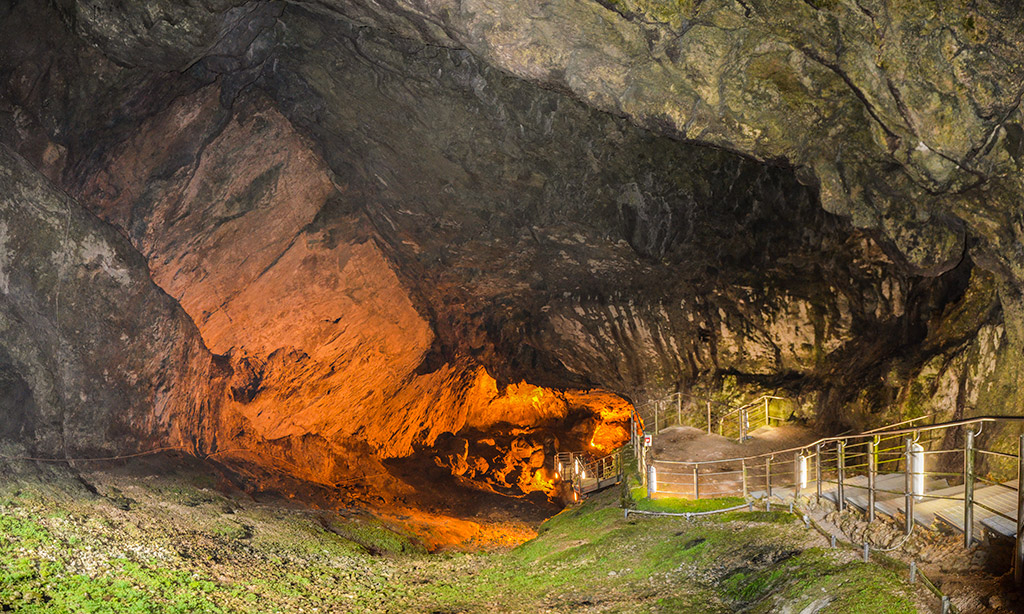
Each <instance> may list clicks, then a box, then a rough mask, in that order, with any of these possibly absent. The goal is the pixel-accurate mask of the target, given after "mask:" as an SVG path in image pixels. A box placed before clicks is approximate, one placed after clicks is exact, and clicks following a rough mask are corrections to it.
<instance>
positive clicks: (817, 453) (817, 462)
mask: <svg viewBox="0 0 1024 614" xmlns="http://www.w3.org/2000/svg"><path fill="white" fill-rule="evenodd" d="M814 481H815V482H817V484H818V486H817V488H818V494H817V497H818V498H817V503H818V504H819V505H820V504H821V444H820V443H819V444H818V445H816V446H814Z"/></svg>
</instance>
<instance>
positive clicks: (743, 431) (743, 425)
mask: <svg viewBox="0 0 1024 614" xmlns="http://www.w3.org/2000/svg"><path fill="white" fill-rule="evenodd" d="M748 423H749V421H748V419H747V410H745V409H741V410H740V441H745V440H746V439H747V426H748Z"/></svg>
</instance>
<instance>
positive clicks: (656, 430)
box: [654, 401, 661, 435]
mask: <svg viewBox="0 0 1024 614" xmlns="http://www.w3.org/2000/svg"><path fill="white" fill-rule="evenodd" d="M660 413H661V401H658V402H656V403H655V404H654V434H655V435H657V434H658V433H660V432H661V428H660V426H661V425H660V424H659V423H658V418H659V414H660Z"/></svg>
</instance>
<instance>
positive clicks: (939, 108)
mask: <svg viewBox="0 0 1024 614" xmlns="http://www.w3.org/2000/svg"><path fill="white" fill-rule="evenodd" d="M1022 25H1024V8H1021V7H1019V6H1018V5H1017V4H1016V3H1014V2H1005V1H998V0H991V1H990V0H980V1H978V2H952V3H935V2H928V1H925V0H920V1H915V2H909V3H898V2H886V1H881V0H835V1H824V0H815V1H810V0H805V1H797V0H793V1H783V2H776V3H761V2H754V1H748V2H743V1H738V0H706V1H702V0H695V1H691V0H673V1H668V0H529V1H525V2H512V1H508V0H492V1H491V2H478V1H473V0H470V1H465V2H448V1H444V0H437V1H433V2H422V1H415V0H392V1H389V2H368V1H365V0H321V1H319V2H301V1H294V0H289V1H271V0H203V1H194V2H186V3H178V2H172V1H169V0H144V1H140V2H119V1H114V0H0V330H2V331H3V333H2V335H0V417H2V420H0V452H2V453H0V461H3V462H6V463H8V465H7V468H6V469H5V470H4V472H3V474H4V475H7V476H8V477H10V476H17V475H20V474H29V473H32V472H44V475H49V474H45V472H46V471H50V470H51V469H47V468H48V467H63V468H66V469H67V470H68V471H69V472H70V473H71V474H74V473H75V472H76V471H90V472H92V471H108V472H113V473H117V472H118V471H125V470H126V469H125V468H126V467H130V466H131V463H133V462H134V463H141V464H143V465H144V469H145V471H146V472H151V473H152V474H153V475H160V474H161V473H167V474H168V475H171V474H174V473H175V472H179V471H184V470H185V469H183V467H185V468H187V470H188V471H194V472H198V474H202V475H209V476H213V477H211V478H210V479H211V480H214V481H215V482H217V483H218V484H220V488H222V490H225V491H232V492H238V493H244V496H248V497H250V498H253V497H255V498H259V497H267V498H268V499H267V500H272V501H280V502H281V503H280V505H282V506H285V507H287V505H299V506H300V507H303V508H304V509H309V510H333V511H334V512H337V513H342V514H350V515H351V514H369V516H372V517H374V518H380V519H385V520H387V521H388V522H392V523H398V524H399V525H401V526H402V527H404V528H405V529H407V530H408V531H409V532H410V534H411V535H415V536H416V539H417V540H418V543H420V544H423V545H424V546H425V547H426V548H427V549H428V550H431V551H434V550H441V551H445V550H447V549H452V548H454V549H469V550H472V549H473V548H474V547H492V546H496V547H507V546H509V545H510V544H515V543H520V542H522V541H524V540H526V539H528V538H529V537H531V536H535V535H537V530H536V528H537V524H538V523H539V522H540V521H541V520H543V519H545V518H549V517H551V516H554V515H555V514H556V513H558V512H559V511H560V510H562V509H563V508H565V509H573V508H574V506H576V505H577V504H578V502H579V500H580V493H579V492H577V491H575V490H574V489H573V487H572V484H571V483H570V482H568V481H566V480H565V479H564V476H563V475H561V474H562V473H563V468H562V467H560V466H559V460H558V459H559V456H558V454H559V453H568V452H572V453H575V454H584V455H587V456H589V457H592V458H601V457H603V456H605V455H608V454H611V453H612V452H614V451H616V450H620V449H625V448H628V447H630V444H631V442H633V440H634V434H635V430H636V426H637V425H636V421H638V420H639V419H640V418H639V415H638V414H637V410H636V408H638V407H641V406H645V405H647V406H650V405H651V404H657V403H664V402H665V400H666V399H670V398H671V399H674V400H673V401H672V402H673V403H676V404H677V405H676V409H675V410H674V411H675V412H676V413H675V414H674V415H675V416H676V418H675V419H676V421H677V426H678V427H680V428H683V427H690V428H694V427H695V428H698V429H703V428H705V427H707V428H708V431H709V432H710V431H711V430H712V423H713V422H714V420H716V419H718V418H719V417H720V415H722V414H723V413H725V412H727V411H728V408H729V407H730V406H735V405H738V404H741V403H743V402H745V401H747V400H750V399H753V398H755V397H758V396H759V395H774V396H778V397H784V398H785V399H786V404H785V408H786V410H785V411H786V416H785V418H786V420H787V421H790V422H792V423H794V424H798V425H799V426H800V428H802V429H805V430H806V431H807V432H809V433H813V434H815V436H832V435H838V434H842V433H850V432H863V431H866V430H868V429H872V428H876V427H882V426H883V425H887V424H895V423H900V422H901V421H903V420H906V419H917V418H919V417H921V416H924V415H928V416H929V417H930V420H931V421H932V422H933V423H937V422H944V423H945V422H955V421H960V420H967V419H971V418H974V417H980V416H1010V417H1012V416H1021V415H1024V414H1022V411H1021V407H1022V401H1024V392H1022V390H1024V388H1022V383H1024V382H1022V381H1021V379H1022V377H1024V375H1022V369H1021V356H1022V351H1024V294H1022V290H1024V249H1022V247H1021V246H1022V235H1024V221H1022V220H1024V217H1022V216H1024V208H1022V206H1021V196H1022V195H1024V184H1022V180H1021V177H1022V176H1024V175H1022V174H1021V164H1022V155H1024V128H1022V126H1024V117H1022V116H1021V109H1020V100H1021V96H1022V94H1024V85H1022V84H1024V74H1022V73H1024V61H1022V60H1024V57H1022V56H1024V41H1022V40H1021V36H1022V34H1021V33H1022V32H1024V29H1022V28H1021V26H1022ZM766 408H767V405H766ZM766 411H767V409H766ZM705 412H707V413H705ZM655 430H658V429H657V427H656V428H655ZM1019 433H1020V427H1019V426H1018V423H1015V422H1014V423H1009V424H1001V423H1000V424H996V425H995V426H993V427H991V429H990V430H989V432H988V433H986V437H989V438H991V440H992V441H998V442H1002V444H1006V445H1009V444H1011V443H1014V442H1016V437H1017V435H1019ZM624 446H625V448H624ZM986 467H987V465H986ZM997 469H998V468H996V469H992V471H997ZM53 470H55V469H53ZM986 470H987V469H986ZM83 475H84V474H83ZM90 475H91V474H90ZM695 475H696V474H695ZM990 475H991V474H990ZM1014 475H1016V474H1014ZM644 477H645V476H641V479H644ZM12 479H14V478H12ZM40 479H43V478H40ZM54 479H56V478H54ZM76 479H78V478H76ZM154 479H155V478H154ZM695 479H696V478H695ZM744 479H745V478H744ZM908 479H909V478H908ZM90 480H92V478H88V479H86V478H81V480H80V481H82V482H83V483H86V482H89V481H90ZM43 481H44V482H45V481H46V480H45V479H43ZM97 488H98V487H97V486H96V485H95V484H90V485H89V489H90V491H91V492H92V494H93V495H95V494H96V492H97ZM744 488H745V487H744ZM101 490H102V489H101ZM768 490H769V493H770V490H771V482H770V480H769V486H768ZM111 492H113V491H111ZM111 492H101V493H100V494H102V495H103V496H104V497H105V499H107V500H111V501H115V502H120V503H118V504H119V505H120V504H123V505H124V506H125V507H126V508H131V505H132V504H131V503H124V502H125V501H128V500H129V498H128V497H127V496H122V495H121V494H119V493H120V490H118V491H117V492H114V493H113V494H111ZM224 505H225V506H227V507H229V508H230V506H231V504H224ZM0 507H2V506H0ZM4 509H6V508H4ZM0 517H2V515H0ZM509 518H512V519H514V521H515V522H513V524H514V525H515V527H516V528H515V529H509V528H508V527H509V526H512V525H509V524H508V523H507V522H505V520H508V519H509ZM503 519H504V520H503ZM324 522H325V524H324V526H325V527H328V528H330V529H331V531H334V533H338V534H346V533H344V530H343V529H339V528H338V526H337V525H336V524H331V523H332V522H334V521H330V522H328V521H324ZM2 526H3V525H0V528H2ZM245 526H247V527H248V526H249V525H245ZM250 529H251V527H250ZM257 530H258V529H257ZM246 531H249V529H246ZM339 531H340V533H339ZM250 532H251V531H250ZM242 533H243V535H242V538H244V537H245V535H244V533H245V531H243V532H242ZM346 535H347V534H346ZM688 539H689V538H688ZM706 539H709V538H707V537H706V536H704V537H697V538H693V539H692V540H690V541H688V542H687V544H686V545H685V546H686V547H683V548H680V552H682V551H688V550H694V551H698V550H700V548H703V547H705V545H704V544H705V540H706ZM707 543H711V542H707ZM370 550H371V551H373V552H374V553H376V552H377V550H378V548H377V547H376V546H374V547H373V548H370ZM0 551H2V549H0ZM787 552H788V551H787ZM762 554H763V553H762ZM791 556H792V553H790V554H785V553H780V552H774V553H773V554H771V555H770V556H769V555H767V554H765V555H764V556H761V554H758V555H757V556H755V557H754V558H753V559H752V560H753V561H755V562H756V565H760V566H761V567H763V566H765V565H784V564H786V563H785V561H786V560H787V559H788V558H790V557H791ZM964 556H966V555H964ZM758 557H761V558H758ZM976 558H977V557H976ZM755 562H751V563H750V565H754V566H756V565H755ZM752 568H753V567H752ZM752 568H751V569H752ZM1003 571H1004V570H1000V571H998V573H1000V574H1001V573H1003ZM610 573H611V572H610ZM616 573H618V572H616ZM735 573H740V576H735ZM743 573H753V572H750V571H749V570H747V571H746V572H742V573H741V572H739V571H736V572H734V575H732V576H728V577H741V576H742V574H743ZM0 579H2V576H0ZM727 580H728V578H726V580H723V582H725V581H727ZM1007 582H1009V580H1007ZM0 584H2V583H0ZM33 590H34V589H33ZM992 590H993V591H994V595H995V596H993V597H992V599H989V601H987V602H985V605H979V606H978V608H980V609H976V610H971V609H970V607H969V606H960V607H961V608H966V609H962V611H979V612H984V611H1004V610H1002V609H1000V608H1001V607H1004V606H1003V605H1001V604H1004V602H1005V600H1006V599H1009V597H1005V598H1004V597H1003V596H1002V595H1004V594H1007V595H1011V594H1012V592H1011V591H1010V589H1004V588H998V589H992ZM26 594H27V592H25V591H21V592H19V593H18V595H19V597H17V598H15V597H11V596H10V595H6V594H5V593H4V592H3V590H2V589H0V609H2V610H4V611H6V610H7V609H14V610H17V600H18V599H19V598H22V597H25V595H26ZM972 598H973V597H972ZM5 599H6V600H7V601H5ZM737 599H738V598H737ZM29 601H31V600H29ZM741 601H742V600H740V601H735V600H734V602H730V603H733V605H732V606H729V607H730V608H733V609H729V610H727V611H741V610H742V607H746V606H745V605H744V606H742V607H741V606H740V605H736V604H740V603H741ZM567 603H568V602H567ZM573 603H574V604H575V605H573V606H572V607H570V606H568V605H566V606H564V607H565V608H568V609H567V610H565V611H570V610H572V611H576V610H573V608H578V609H579V610H578V611H620V610H615V609H614V608H613V609H610V610H609V609H602V607H604V606H601V605H600V603H598V602H594V601H592V600H591V598H590V597H587V598H586V599H584V598H582V597H580V599H579V600H577V601H575V602H573ZM743 603H746V602H743ZM972 603H973V602H972ZM5 604H7V605H5ZM595 604H596V605H595ZM8 605H10V606H11V607H10V608H8V607H7V606H8ZM825 605H827V603H825V604H824V605H822V606H821V607H825ZM54 607H56V606H54ZM225 607H226V606H225ZM323 607H324V608H325V610H324V611H335V609H334V608H340V609H338V610H337V611H369V610H360V609H359V608H358V607H354V606H353V608H345V607H341V606H337V605H336V604H335V605H330V604H324V606H323ZM396 607H397V606H396ZM417 607H419V606H408V605H407V606H403V608H405V609H400V608H399V609H394V610H388V608H387V607H386V606H381V608H382V609H381V610H380V611H418V610H417V609H416V608H417ZM467 607H468V606H467ZM531 607H532V606H531ZM560 607H563V606H558V607H555V609H554V610H552V611H563V610H562V609H559V608H560ZM616 607H617V606H616ZM666 607H667V609H662V610H652V611H712V610H713V608H712V609H707V610H700V609H699V608H698V609H697V610H694V609H686V607H683V606H682V605H677V606H674V607H675V608H676V609H672V607H668V606H666ZM689 607H698V606H695V605H692V604H691V606H689ZM708 607H709V608H710V606H708ZM722 607H726V606H722ZM1005 607H1008V606H1005ZM588 608H591V609H588ZM737 608H738V609H737ZM986 608H987V609H986ZM227 610H231V608H227ZM512 610H514V608H511V609H510V610H509V611H512ZM32 611H36V610H32ZM54 611H58V610H54ZM89 611H100V610H89ZM102 611H105V610H102ZM154 611H160V610H159V609H158V610H154ZM232 611H233V610H232ZM268 611H269V610H268ZM373 611H377V610H373ZM437 611H448V610H437ZM451 611H463V610H451ZM465 611H477V610H475V609H472V608H468V609H466V610H465ZM479 611H491V610H479ZM502 611H504V610H502ZM524 611H525V610H524ZM621 611H629V610H628V608H627V609H625V610H621ZM714 611H717V610H714ZM723 611H726V610H723ZM750 611H754V610H750ZM758 611H770V610H758ZM805 611H819V610H816V609H812V610H805ZM830 611H831V610H830ZM915 611H916V610H915ZM921 611H924V610H921ZM1005 611H1009V610H1005Z"/></svg>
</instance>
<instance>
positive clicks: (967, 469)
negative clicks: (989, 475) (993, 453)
mask: <svg viewBox="0 0 1024 614" xmlns="http://www.w3.org/2000/svg"><path fill="white" fill-rule="evenodd" d="M973 540H974V430H973V429H967V438H966V442H965V443H964V548H970V547H971V542H972V541H973Z"/></svg>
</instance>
